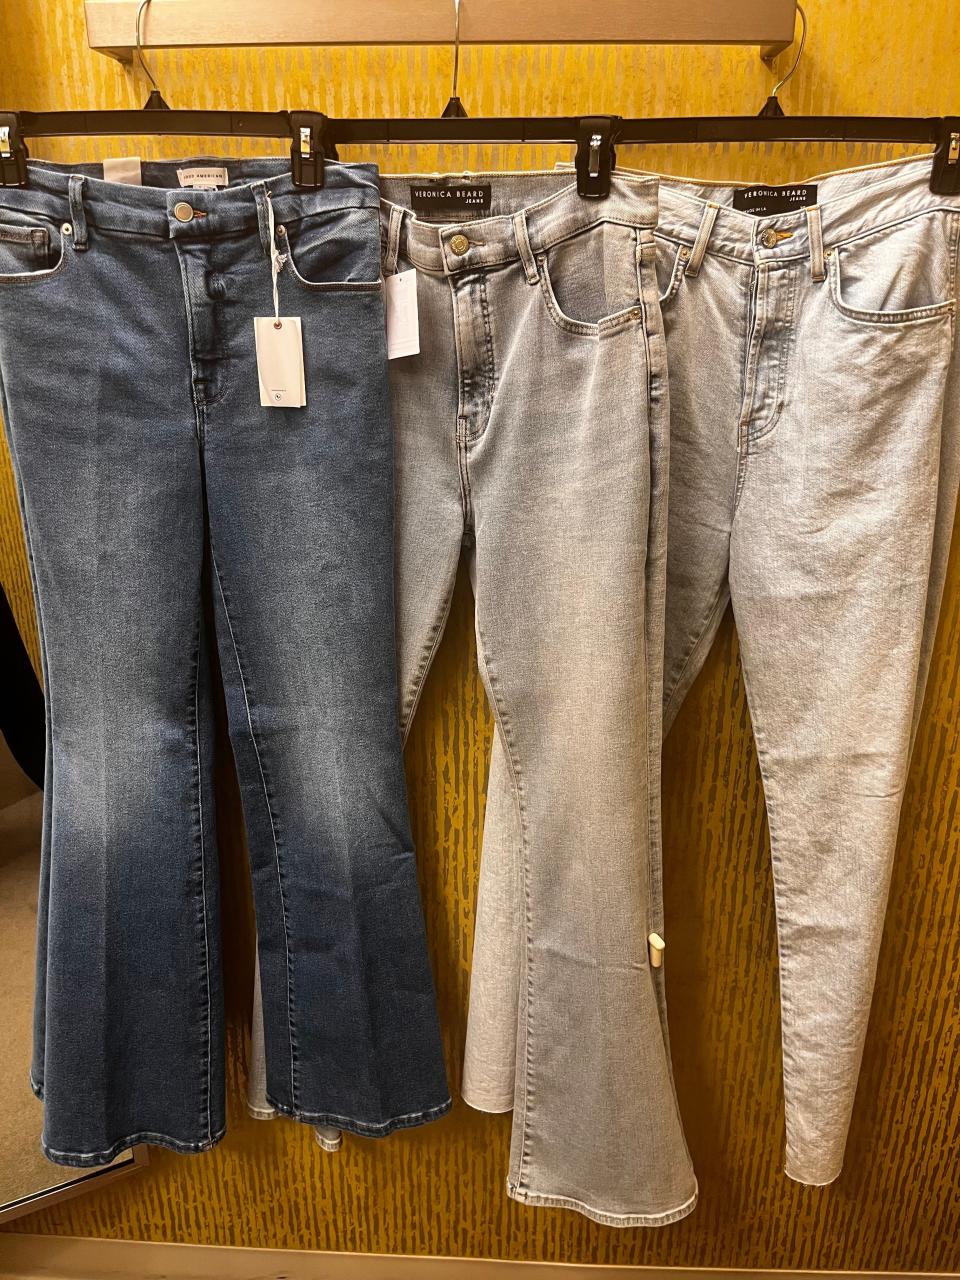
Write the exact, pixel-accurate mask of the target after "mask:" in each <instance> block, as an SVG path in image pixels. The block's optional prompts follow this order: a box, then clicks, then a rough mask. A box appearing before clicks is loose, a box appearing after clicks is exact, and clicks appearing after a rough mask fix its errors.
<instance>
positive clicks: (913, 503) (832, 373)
mask: <svg viewBox="0 0 960 1280" xmlns="http://www.w3.org/2000/svg"><path fill="white" fill-rule="evenodd" d="M929 178H930V159H929V157H925V156H921V157H916V158H911V159H908V160H900V161H895V162H892V163H889V164H882V165H877V166H873V167H870V168H867V169H859V170H849V171H846V172H842V173H835V174H828V175H826V176H824V177H821V178H819V179H811V180H810V181H811V182H812V183H816V185H817V188H818V191H817V203H816V205H815V206H813V207H811V208H809V209H807V210H803V209H800V210H798V211H795V212H791V213H787V214H776V215H771V216H766V217H756V216H754V215H752V214H750V213H745V212H740V211H738V210H737V209H734V208H732V207H731V205H732V201H733V193H734V187H732V186H728V185H722V184H711V183H696V182H688V181H684V180H679V179H668V178H663V177H661V179H660V218H659V228H658V232H657V253H658V270H659V276H660V291H661V299H660V301H661V306H662V312H663V320H664V327H665V331H666V339H667V354H668V364H669V373H670V399H671V440H670V497H669V522H668V530H669V532H668V567H667V609H666V654H665V664H664V708H665V711H664V731H665V732H666V731H667V730H668V729H669V727H670V725H671V724H672V722H673V719H674V717H675V716H676V713H677V710H678V709H679V706H680V704H681V702H682V700H683V698H684V697H685V695H686V693H687V691H688V690H689V689H690V686H691V684H692V683H693V680H694V678H695V677H696V675H697V673H698V672H699V670H700V668H701V667H702V665H703V662H704V659H705V658H706V655H707V652H708V650H709V648H710V646H711V643H712V641H713V638H714V636H715V634H716V630H717V627H718V625H719V622H720V619H721V617H722V615H723V613H724V610H725V609H726V606H727V604H728V602H730V601H732V604H733V611H734V616H735V619H736V624H737V630H738V633H739V638H740V649H741V660H742V664H743V672H744V680H745V685H746V690H747V697H748V701H749V707H750V714H751V718H752V721H753V726H754V737H755V741H756V746H757V753H758V756H759V760H760V767H761V772H762V776H763V785H764V792H765V797H766V807H767V817H768V820H769V828H770V845H771V856H772V864H773V873H774V884H775V890H776V915H777V928H778V937H779V952H780V988H781V1014H782V1035H783V1075H784V1095H785V1108H786V1172H787V1174H788V1175H789V1176H790V1177H791V1178H794V1179H796V1180H797V1181H800V1182H804V1183H811V1184H821V1183H827V1182H830V1181H832V1180H833V1179H834V1178H836V1177H837V1175H838V1174H839V1172H840V1169H841V1164H842V1161H843V1151H844V1146H845V1143H846V1137H847V1131H848V1129H849V1125H850V1117H851V1112H852V1108H853V1101H854V1095H855V1091H856V1084H857V1076H858V1073H859V1068H860V1059H861V1054H862V1050H863V1043H864V1037H865V1034H866V1028H867V1020H868V1016H869V1011H870V1002H871V997H872V993H873V984H874V976H875V971H876V965H877V959H878V954H879V949H880V941H881V934H882V930H883V919H884V913H885V910H886V902H887V894H888V889H889V884H890V874H891V867H892V862H893V856H894V849H895V845H896V840H897V827H898V822H899V816H900V806H901V800H902V797H903V792H904V787H905V783H906V778H907V768H908V762H909V757H910V752H911V748H912V745H913V739H914V736H915V734H916V729H917V723H918V718H919V713H920V707H921V703H922V699H923V692H924V686H925V683H926V679H927V674H928V672H929V669H930V659H931V652H932V647H933V641H934V636H935V632H936V626H937V616H938V612H939V608H940V600H941V595H942V592H943V585H944V577H945V573H946V567H947V557H948V553H949V549H950V540H951V534H952V529H953V519H954V511H955V507H956V500H957V484H958V474H960V452H958V431H960V360H958V359H957V355H956V341H955V324H956V301H955V299H956V294H957V288H958V262H957V259H958V237H960V197H956V196H953V197H948V196H938V195H935V194H933V193H932V192H931V191H930V189H929ZM598 767H599V766H598ZM591 776H593V775H591ZM521 848H522V843H521V840H520V837H519V833H518V831H517V828H516V819H515V806H514V802H513V797H512V784H511V779H510V774H509V769H508V768H507V767H506V764H505V761H504V757H503V752H502V751H501V750H500V748H499V744H498V743H496V742H495V743H494V752H493V761H492V766H491V775H490V784H489V795H488V802H487V812H486V819H485V826H484V846H483V862H482V870H481V886H480V898H479V907H478V919H477V931H476V940H475V946H474V957H473V973H472V980H471V1006H470V1019H469V1025H468V1033H467V1047H466V1061H465V1069H464V1086H463V1092H464V1096H465V1097H466V1098H467V1099H468V1101H470V1102H473V1103H474V1104H475V1105H477V1106H480V1107H482V1108H484V1109H489V1110H493V1109H502V1110H505V1109H507V1108H509V1107H510V1106H511V1105H513V1100H514V1095H515V1093H516V1096H517V1097H518V1098H519V1097H520V1096H521V1086H520V1084H519V1083H518V1082H517V1081H516V1080H515V1078H514V1071H513V1062H514V1047H513V1046H514V1041H515V1039H516V1028H517V1027H518V1026H521V1027H522V1023H523V1017H524V1015H523V1000H522V995H521V992H520V990H519V988H518V983H517V974H518V967H517V965H516V963H514V962H513V957H515V956H516V955H517V954H518V952H519V950H520V947H521V943H522V936H523V925H522V921H523V910H522V900H521V899H520V898H519V895H518V894H517V893H516V892H511V887H512V886H514V885H515V884H516V865H517V859H518V856H519V852H520V850H521ZM668 923H669V922H668ZM665 954H666V956H667V957H669V947H668V948H667V951H666V953H665ZM518 1011H519V1017H518ZM605 1034H606V1036H607V1037H608V1038H609V1039H610V1040H612V1041H614V1042H615V1044H616V1045H617V1046H619V1049H620V1052H621V1053H623V1054H625V1055H629V1054H630V1053H631V1052H632V1048H633V1046H632V1041H631V1039H630V1038H629V1035H628V1033H627V1032H626V1030H625V1028H624V1027H623V1026H622V1024H621V1023H619V1022H618V1021H613V1022H611V1023H610V1024H609V1026H608V1027H607V1028H606V1030H605ZM653 1088H654V1086H653V1084H652V1083H650V1084H649V1085H648V1088H647V1091H646V1096H645V1105H648V1106H650V1107H651V1109H654V1110H656V1109H657V1108H659V1107H660V1106H663V1105H665V1099H666V1094H665V1093H664V1094H663V1095H662V1096H653ZM568 1104H569V1108H570V1112H571V1113H573V1112H574V1111H575V1110H576V1108H577V1107H578V1105H579V1099H578V1098H577V1097H576V1096H575V1095H573V1094H571V1095H570V1096H569V1098H568ZM596 1178H597V1179H598V1182H597V1183H596V1184H595V1185H600V1186H603V1185H605V1179H606V1170H605V1169H603V1168H602V1167H601V1168H598V1171H597V1173H596Z"/></svg>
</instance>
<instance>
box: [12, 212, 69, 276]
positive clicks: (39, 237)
mask: <svg viewBox="0 0 960 1280" xmlns="http://www.w3.org/2000/svg"><path fill="white" fill-rule="evenodd" d="M63 262H64V237H63V235H62V233H61V232H60V230H59V229H54V227H53V225H52V224H51V225H50V226H47V225H45V224H43V223H39V222H33V221H31V222H23V223H20V222H6V221H0V283H7V284H30V283H33V282H34V281H40V280H47V279H49V278H50V276H52V275H55V274H56V273H57V272H58V271H59V270H60V268H61V267H62V266H63Z"/></svg>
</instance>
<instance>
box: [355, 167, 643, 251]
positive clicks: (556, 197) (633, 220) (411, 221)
mask: <svg viewBox="0 0 960 1280" xmlns="http://www.w3.org/2000/svg"><path fill="white" fill-rule="evenodd" d="M430 176H431V177H433V178H434V179H435V178H436V177H437V175H436V174H434V175H430ZM460 176H461V177H462V180H463V181H464V182H467V183H482V184H484V185H486V186H489V187H490V189H491V197H490V206H491V209H494V210H497V211H498V212H495V213H493V214H492V215H491V216H489V217H470V216H467V217H465V218H464V220H463V221H459V222H442V223H437V222H424V221H422V220H421V219H420V218H418V217H417V215H416V214H415V213H414V212H413V211H412V210H411V209H409V208H408V207H407V205H406V199H405V197H406V195H407V189H408V188H409V186H410V184H411V183H417V182H423V181H429V177H428V178H424V177H423V176H421V175H416V174H404V175H402V176H389V177H385V176H381V179H380V191H381V194H382V200H381V206H380V207H381V232H382V239H383V244H384V256H385V263H384V271H385V273H386V274H388V275H389V274H391V272H392V271H393V270H395V268H396V260H397V258H398V257H403V258H405V259H406V260H407V261H409V262H411V263H412V264H413V265H414V266H415V267H416V268H417V269H418V270H419V271H427V272H434V273H436V274H441V275H453V274H454V273H456V272H460V271H475V270H476V269H477V268H478V267H491V266H497V265H499V264H502V263H506V262H511V261H515V260H517V259H519V260H520V261H522V262H523V263H524V266H525V267H526V268H527V271H528V274H529V273H530V271H531V264H532V260H533V257H534V256H535V255H536V254H538V253H544V252H546V251H547V250H548V249H549V248H550V247H551V245H555V244H557V243H559V242H560V241H561V240H567V239H569V238H570V237H571V236H573V235H576V234H577V233H578V232H579V231H583V230H586V228H587V227H590V226H593V225H595V224H596V223H599V222H620V223H623V224H625V225H627V226H631V227H638V228H643V227H646V228H649V229H650V230H652V229H653V228H654V227H655V226H656V225H657V180H656V178H655V177H652V176H650V175H647V174H644V175H630V174H625V175H619V174H618V175H616V177H615V178H614V180H613V182H612V184H611V189H610V195H609V196H608V197H607V198H606V199H605V200H586V199H584V198H583V197H582V196H579V195H578V194H577V188H576V183H574V182H571V181H570V176H569V174H566V173H562V172H558V171H556V170H547V171H542V172H526V173H508V174H504V173H495V174H478V173H470V174H463V175H460ZM449 180H451V179H448V181H449ZM538 196H540V197H541V198H539V199H537V197H538ZM464 242H466V243H464ZM533 270H534V273H535V268H533Z"/></svg>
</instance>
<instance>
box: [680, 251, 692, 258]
mask: <svg viewBox="0 0 960 1280" xmlns="http://www.w3.org/2000/svg"><path fill="white" fill-rule="evenodd" d="M680 257H681V258H689V257H690V250H689V249H681V250H680Z"/></svg>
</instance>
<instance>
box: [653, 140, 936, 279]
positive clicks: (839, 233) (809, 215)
mask: <svg viewBox="0 0 960 1280" xmlns="http://www.w3.org/2000/svg"><path fill="white" fill-rule="evenodd" d="M930 165H931V157H930V156H929V155H919V156H910V157H907V158H906V159H900V160H891V161H887V162H884V163H881V164H876V165H869V166H866V167H863V168H856V169H844V170H838V171H836V172H834V173H826V174H818V175H816V176H814V177H811V178H806V179H804V180H803V181H802V182H801V183H796V184H792V183H791V184H789V185H797V186H800V185H807V184H809V185H816V187H817V202H816V204H815V205H812V206H811V207H810V208H808V209H803V208H800V209H796V210H792V211H790V212H788V213H771V214H768V215H763V216H757V215H755V214H751V213H747V212H745V211H743V210H740V209H734V208H732V207H731V206H730V203H729V202H730V201H731V200H732V199H733V193H734V192H735V191H736V190H738V189H741V188H743V187H747V186H749V185H752V184H749V183H745V182H736V183H733V182H726V183H724V182H698V181H697V180H696V179H692V178H679V177H671V176H668V175H664V174H648V175H647V176H649V177H656V178H657V179H658V180H659V183H660V218H659V224H658V230H659V233H660V234H661V235H665V236H667V237H669V238H671V239H675V240H677V241H679V242H680V243H681V244H685V245H687V246H689V247H690V248H691V250H692V251H694V252H696V253H697V254H698V256H700V257H702V256H703V253H704V252H706V253H717V254H721V255H725V256H726V257H730V258H736V259H739V260H741V261H743V262H747V263H750V264H752V265H754V266H757V265H759V264H760V263H763V262H780V261H788V260H791V259H795V258H809V259H810V260H811V262H812V263H813V264H814V265H815V266H816V264H817V261H818V258H819V257H820V256H821V255H822V253H823V252H824V247H826V249H830V248H831V247H833V246H834V245H839V244H843V243H845V242H847V241H849V240H855V239H857V238H858V237H859V236H862V235H865V234H867V233H869V232H871V231H878V230H880V229H882V228H883V227H884V226H888V225H892V224H895V223H898V222H902V221H904V220H905V219H907V218H910V217H913V216H914V215H915V214H920V213H927V212H933V211H934V210H937V209H945V210H950V211H954V212H960V196H944V195H937V194H936V193H935V192H933V191H931V190H930ZM641 172H642V171H639V170H638V171H637V173H638V174H640V173H641ZM775 237H776V239H775V242H774V238H775Z"/></svg>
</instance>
